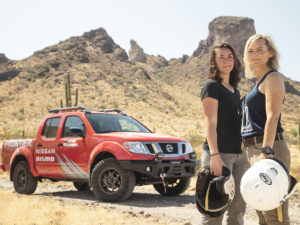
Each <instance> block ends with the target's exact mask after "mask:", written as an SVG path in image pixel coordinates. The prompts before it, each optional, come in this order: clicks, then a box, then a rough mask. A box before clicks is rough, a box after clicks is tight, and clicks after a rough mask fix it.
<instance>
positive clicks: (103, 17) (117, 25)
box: [0, 0, 300, 81]
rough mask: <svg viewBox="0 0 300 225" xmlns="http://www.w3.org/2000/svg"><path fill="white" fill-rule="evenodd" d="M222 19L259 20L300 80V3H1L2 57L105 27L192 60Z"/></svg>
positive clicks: (284, 67)
mask: <svg viewBox="0 0 300 225" xmlns="http://www.w3.org/2000/svg"><path fill="white" fill-rule="evenodd" d="M218 16H242V17H249V18H252V19H254V21H255V22H254V24H255V28H256V32H257V33H266V34H269V35H271V37H272V38H273V39H274V41H275V43H276V44H277V47H278V50H279V53H280V71H281V72H282V73H284V74H285V75H286V76H287V77H290V78H292V79H293V80H297V81H300V67H299V65H298V64H299V62H300V60H299V55H298V53H300V41H299V37H300V29H299V27H300V1H298V0H286V1H282V0H273V1H272V0H251V1H244V0H226V1H224V0H211V1H209V0H206V1H202V0H151V1H149V0H148V1H147V0H106V1H104V0H25V1H24V0H9V1H4V0H2V1H1V2H0V31H1V33H0V53H5V55H6V56H7V57H8V58H10V59H23V58H26V57H28V56H30V55H32V54H33V52H34V51H36V50H40V49H42V48H44V47H47V46H49V45H53V44H56V43H58V42H59V41H63V40H65V39H67V38H69V37H70V36H80V35H82V34H83V33H84V32H86V31H89V30H91V29H96V28H99V27H103V28H104V29H106V31H107V32H108V34H109V35H110V36H111V37H112V38H113V39H114V41H115V42H116V43H117V44H119V45H120V46H121V47H122V48H124V49H125V50H126V51H128V50H129V48H130V43H129V41H130V39H134V40H136V41H137V43H138V44H139V45H140V46H141V47H142V48H143V49H144V51H145V52H146V53H148V54H152V55H158V54H159V55H162V56H164V57H166V58H167V59H170V58H179V57H181V56H182V55H183V54H187V55H192V53H193V51H194V50H195V49H196V48H197V47H198V44H199V42H200V40H203V39H206V38H207V35H208V24H209V22H211V21H212V20H213V19H214V18H215V17H218Z"/></svg>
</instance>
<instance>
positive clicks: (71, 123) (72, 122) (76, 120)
mask: <svg viewBox="0 0 300 225" xmlns="http://www.w3.org/2000/svg"><path fill="white" fill-rule="evenodd" d="M71 127H76V128H81V129H83V130H84V131H85V130H86V128H85V126H84V123H83V121H82V119H81V118H80V117H78V116H68V117H67V119H66V121H65V125H64V130H63V134H62V137H74V136H72V135H70V134H69V130H70V128H71Z"/></svg>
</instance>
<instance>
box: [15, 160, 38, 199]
mask: <svg viewBox="0 0 300 225" xmlns="http://www.w3.org/2000/svg"><path fill="white" fill-rule="evenodd" d="M13 183H14V188H15V191H16V192H18V193H21V194H32V193H33V192H34V191H35V189H36V187H37V179H36V178H35V177H34V176H33V175H32V173H31V171H30V168H29V166H28V164H27V162H26V161H20V162H18V163H17V165H16V167H15V169H14V171H13Z"/></svg>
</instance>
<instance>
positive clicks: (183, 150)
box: [182, 144, 185, 154]
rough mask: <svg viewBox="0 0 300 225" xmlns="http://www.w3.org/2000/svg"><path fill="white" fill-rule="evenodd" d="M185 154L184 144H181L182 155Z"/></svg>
mask: <svg viewBox="0 0 300 225" xmlns="http://www.w3.org/2000/svg"><path fill="white" fill-rule="evenodd" d="M184 153H185V144H182V154H184Z"/></svg>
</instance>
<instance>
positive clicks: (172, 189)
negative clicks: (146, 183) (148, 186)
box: [153, 178, 191, 196]
mask: <svg viewBox="0 0 300 225" xmlns="http://www.w3.org/2000/svg"><path fill="white" fill-rule="evenodd" d="M190 182H191V178H169V179H168V178H167V179H165V183H166V193H165V190H164V185H163V184H162V183H161V184H154V185H153V186H154V188H155V190H156V191H158V193H160V194H161V195H164V196H177V195H180V194H182V193H183V192H185V191H186V189H187V188H188V187H189V185H190Z"/></svg>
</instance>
